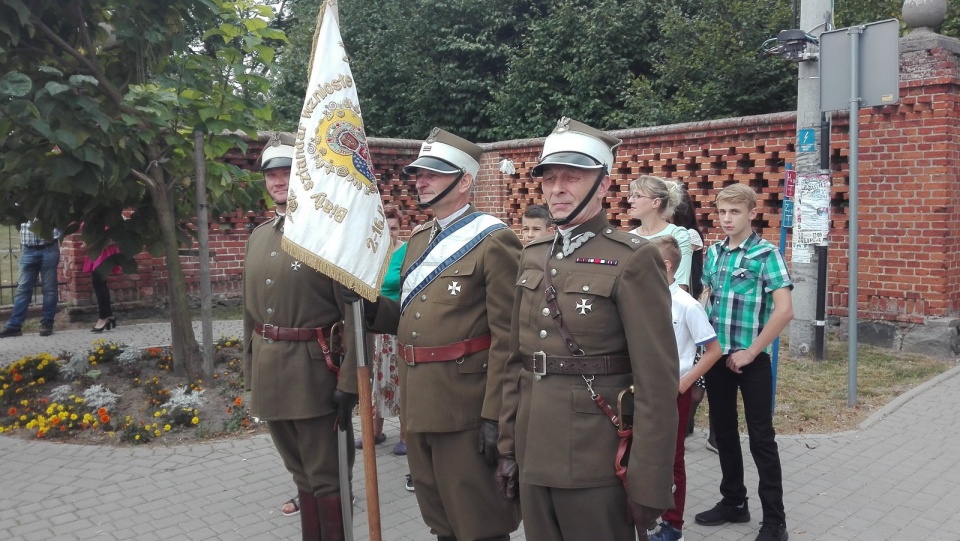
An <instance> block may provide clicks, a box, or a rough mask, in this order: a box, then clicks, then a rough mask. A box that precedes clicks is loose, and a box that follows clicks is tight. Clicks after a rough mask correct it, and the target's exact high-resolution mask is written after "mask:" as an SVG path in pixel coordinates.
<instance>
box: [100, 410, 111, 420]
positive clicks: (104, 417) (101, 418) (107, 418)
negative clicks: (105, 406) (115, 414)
mask: <svg viewBox="0 0 960 541" xmlns="http://www.w3.org/2000/svg"><path fill="white" fill-rule="evenodd" d="M101 409H102V408H101ZM100 422H101V423H103V424H107V423H109V422H110V416H109V415H107V414H103V415H101V416H100Z"/></svg>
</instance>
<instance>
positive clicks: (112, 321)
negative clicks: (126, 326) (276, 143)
mask: <svg viewBox="0 0 960 541" xmlns="http://www.w3.org/2000/svg"><path fill="white" fill-rule="evenodd" d="M116 326H117V318H115V317H112V316H111V317H108V318H107V319H106V320H104V323H103V326H102V327H101V326H97V325H94V326H93V328H92V329H90V332H96V333H101V332H103V331H109V330H110V329H112V328H114V327H116Z"/></svg>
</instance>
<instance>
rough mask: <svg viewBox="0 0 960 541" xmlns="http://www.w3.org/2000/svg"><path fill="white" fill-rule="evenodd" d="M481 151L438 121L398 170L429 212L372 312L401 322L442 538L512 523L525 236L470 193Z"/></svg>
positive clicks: (407, 381) (409, 397) (412, 431)
mask: <svg viewBox="0 0 960 541" xmlns="http://www.w3.org/2000/svg"><path fill="white" fill-rule="evenodd" d="M481 153H482V149H481V148H480V147H479V146H477V145H474V144H473V143H470V142H469V141H466V140H464V139H461V138H459V137H457V136H455V135H453V134H450V133H447V132H444V131H442V130H437V129H434V131H433V132H432V133H431V134H430V137H429V138H428V139H427V141H426V142H425V143H424V144H423V146H422V147H421V150H420V155H419V157H418V158H417V160H416V161H414V162H413V163H412V164H410V165H409V166H408V167H406V168H405V169H404V172H406V173H407V174H411V175H415V176H416V179H417V181H416V186H417V192H418V194H419V198H420V206H421V208H424V207H429V208H431V209H432V210H433V215H434V217H435V219H434V220H433V221H431V222H427V223H426V224H425V227H422V228H421V229H420V230H419V231H418V232H416V233H414V234H413V236H412V237H411V238H410V241H409V243H408V244H407V254H406V257H405V259H404V262H403V266H402V269H401V284H402V288H401V295H400V304H399V305H398V304H397V303H396V302H395V301H390V300H389V299H386V298H384V297H381V298H380V300H379V301H378V303H377V305H378V306H377V311H376V314H375V317H376V321H378V323H377V326H381V327H382V326H385V324H386V322H392V323H393V324H394V325H397V324H398V325H399V326H398V327H397V329H396V331H397V332H396V335H397V342H398V348H399V350H400V352H399V355H400V359H401V360H402V361H404V362H403V363H402V364H401V365H400V386H401V388H402V389H403V394H402V395H401V403H400V414H401V416H402V418H403V422H404V425H405V426H406V429H407V457H408V459H409V462H410V473H411V474H412V475H413V483H414V487H415V489H416V490H415V493H416V495H417V502H418V503H419V504H420V511H421V513H422V514H423V520H424V522H426V524H427V526H429V527H430V529H431V531H432V532H433V533H435V534H436V535H437V536H438V538H439V539H440V540H458V541H477V540H481V539H489V540H507V539H509V537H510V532H513V531H514V530H516V529H517V527H518V526H519V523H520V514H519V508H518V506H517V504H516V503H508V502H506V501H504V500H503V499H501V498H500V496H499V495H498V493H497V486H496V482H495V479H494V471H495V467H496V442H497V420H498V419H499V417H500V404H501V396H502V393H501V390H502V389H501V381H502V380H501V377H502V374H503V366H504V363H505V362H506V359H507V357H508V356H509V354H510V343H509V339H510V337H509V334H510V314H511V310H512V308H513V295H514V288H513V283H514V281H515V279H516V275H517V262H518V260H519V254H520V248H521V247H520V240H519V238H518V237H517V235H516V234H515V233H514V232H513V231H512V230H511V229H509V228H508V227H507V226H506V225H504V224H503V222H501V221H500V220H498V219H497V218H495V217H493V216H491V215H489V214H485V213H481V212H478V211H477V210H476V208H474V207H473V205H470V204H469V200H470V193H471V190H472V189H473V185H474V182H475V180H476V176H477V172H478V171H479V169H480V164H479V159H480V155H481ZM369 313H370V312H369V311H368V314H369ZM368 317H370V316H368Z"/></svg>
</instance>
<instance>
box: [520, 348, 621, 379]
mask: <svg viewBox="0 0 960 541" xmlns="http://www.w3.org/2000/svg"><path fill="white" fill-rule="evenodd" d="M523 367H524V368H525V369H527V370H528V371H530V372H533V373H534V374H540V375H547V374H562V375H568V376H588V375H597V376H605V375H612V374H629V373H631V372H633V369H632V367H631V366H630V356H629V355H591V356H582V357H560V356H559V355H547V354H546V353H543V352H542V351H538V352H537V353H534V354H533V355H531V356H529V357H527V356H524V358H523Z"/></svg>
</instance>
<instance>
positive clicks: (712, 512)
mask: <svg viewBox="0 0 960 541" xmlns="http://www.w3.org/2000/svg"><path fill="white" fill-rule="evenodd" d="M694 519H695V520H696V521H697V524H700V525H703V526H719V525H721V524H724V523H726V522H750V508H749V507H747V502H746V501H744V502H743V505H741V506H736V505H727V504H725V503H723V502H720V503H718V504H717V505H714V506H713V509H709V510H707V511H704V512H702V513H697V516H696V517H694Z"/></svg>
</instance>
